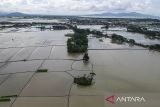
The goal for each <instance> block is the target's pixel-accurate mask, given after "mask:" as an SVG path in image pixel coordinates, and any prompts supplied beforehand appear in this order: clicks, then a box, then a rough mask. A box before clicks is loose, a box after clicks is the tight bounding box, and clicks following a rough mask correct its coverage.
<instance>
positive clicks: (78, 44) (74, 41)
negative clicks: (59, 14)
mask: <svg viewBox="0 0 160 107" xmlns="http://www.w3.org/2000/svg"><path fill="white" fill-rule="evenodd" d="M73 30H74V32H75V33H74V34H73V35H72V36H71V38H69V39H68V41H67V49H68V52H70V53H83V52H86V51H87V48H88V38H87V35H88V31H87V30H83V29H77V28H76V27H75V28H73Z"/></svg>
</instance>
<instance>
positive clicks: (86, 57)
mask: <svg viewBox="0 0 160 107" xmlns="http://www.w3.org/2000/svg"><path fill="white" fill-rule="evenodd" d="M83 60H84V61H89V56H88V53H85V54H84V56H83Z"/></svg>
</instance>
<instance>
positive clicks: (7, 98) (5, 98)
mask: <svg viewBox="0 0 160 107" xmlns="http://www.w3.org/2000/svg"><path fill="white" fill-rule="evenodd" d="M11 97H17V95H10V96H1V97H0V102H9V101H11Z"/></svg>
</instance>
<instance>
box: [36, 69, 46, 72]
mask: <svg viewBox="0 0 160 107" xmlns="http://www.w3.org/2000/svg"><path fill="white" fill-rule="evenodd" d="M37 72H48V69H39V70H37Z"/></svg>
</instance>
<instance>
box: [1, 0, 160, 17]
mask: <svg viewBox="0 0 160 107" xmlns="http://www.w3.org/2000/svg"><path fill="white" fill-rule="evenodd" d="M159 4H160V0H0V12H23V13H30V14H49V15H84V14H94V13H104V12H115V13H116V12H139V13H145V14H150V15H155V16H160V8H159Z"/></svg>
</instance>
